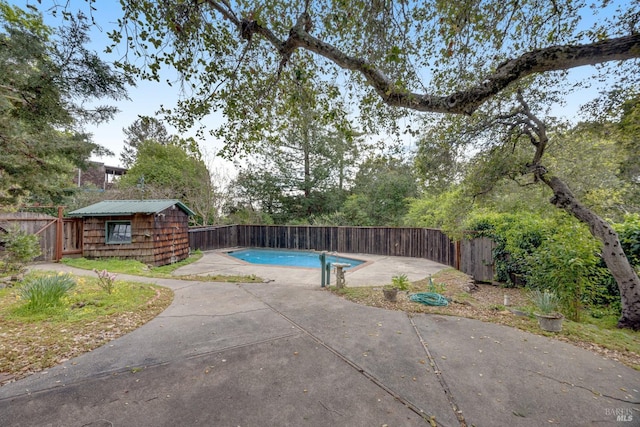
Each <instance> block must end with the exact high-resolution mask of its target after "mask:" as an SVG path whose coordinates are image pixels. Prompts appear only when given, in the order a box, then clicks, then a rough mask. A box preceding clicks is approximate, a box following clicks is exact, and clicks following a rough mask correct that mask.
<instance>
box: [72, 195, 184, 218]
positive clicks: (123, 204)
mask: <svg viewBox="0 0 640 427" xmlns="http://www.w3.org/2000/svg"><path fill="white" fill-rule="evenodd" d="M174 205H175V206H177V207H178V208H180V209H182V210H183V211H184V212H185V213H186V214H187V215H195V213H194V212H193V211H192V210H191V209H189V208H188V207H187V206H186V205H185V204H184V203H182V202H181V201H180V200H176V199H162V200H103V201H102V202H98V203H95V204H93V205H90V206H87V207H84V208H81V209H76V210H75V211H71V212H69V213H68V215H69V216H77V217H85V216H111V215H133V214H136V213H144V214H156V213H159V212H162V211H163V210H165V209H167V208H170V207H171V206H174Z"/></svg>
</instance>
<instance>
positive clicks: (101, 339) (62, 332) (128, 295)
mask: <svg viewBox="0 0 640 427" xmlns="http://www.w3.org/2000/svg"><path fill="white" fill-rule="evenodd" d="M51 274H53V275H55V274H56V273H51V272H33V273H30V274H28V275H27V279H33V278H37V277H46V276H47V275H51ZM75 281H76V283H77V285H76V286H75V287H74V288H73V289H71V290H70V291H69V292H67V293H66V294H65V296H64V297H62V299H61V301H62V304H61V305H59V306H55V307H53V308H51V309H47V310H44V311H42V312H33V311H31V310H25V309H24V307H25V301H24V300H23V299H22V298H21V295H20V292H19V288H17V287H16V288H4V289H0V337H1V339H0V373H2V374H8V375H10V376H11V375H12V376H13V379H17V378H20V377H22V376H26V375H27V374H30V373H33V372H37V371H40V370H42V369H46V368H48V367H51V366H53V365H56V364H59V363H62V362H64V361H65V360H67V359H69V358H71V357H75V356H78V355H80V354H82V353H85V352H87V351H90V350H92V349H94V348H97V347H99V346H101V345H103V344H104V343H106V342H108V341H110V340H112V339H115V338H117V337H119V336H121V335H124V334H125V333H127V332H130V331H132V330H134V329H136V328H138V327H140V326H141V325H143V324H144V323H146V322H148V321H149V320H151V319H153V318H154V317H155V316H157V315H158V314H159V313H160V312H162V311H163V310H164V309H165V308H166V307H168V306H169V304H170V303H171V301H172V299H173V292H172V291H171V290H170V289H167V288H163V287H159V286H155V285H150V284H142V283H137V282H129V281H122V280H118V281H117V285H116V286H115V288H114V289H113V292H112V293H111V294H108V293H107V292H105V291H104V290H103V289H101V288H100V286H98V283H97V278H95V279H94V278H90V277H76V278H75Z"/></svg>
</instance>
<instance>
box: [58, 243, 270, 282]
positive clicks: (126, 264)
mask: <svg viewBox="0 0 640 427" xmlns="http://www.w3.org/2000/svg"><path fill="white" fill-rule="evenodd" d="M200 258H202V252H200V251H195V252H194V253H192V254H191V255H190V256H189V258H187V259H184V260H182V261H180V262H176V263H174V264H167V265H163V266H160V267H152V266H148V265H146V264H144V263H141V262H140V261H136V260H132V259H119V258H103V259H86V258H63V259H62V260H60V262H61V263H63V264H65V265H68V266H70V267H75V268H82V269H83V270H98V271H102V270H107V271H108V272H110V273H119V274H131V275H134V276H143V277H155V278H160V279H180V280H195V281H202V282H231V283H259V282H263V281H264V280H263V279H261V278H260V277H258V276H256V275H254V274H251V275H249V276H238V275H223V274H214V275H206V276H199V275H184V276H174V275H173V274H172V273H173V272H174V271H175V270H177V269H178V268H180V267H183V266H185V265H189V264H191V263H193V262H196V261H198V260H199V259H200Z"/></svg>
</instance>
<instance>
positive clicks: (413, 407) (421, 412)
mask: <svg viewBox="0 0 640 427" xmlns="http://www.w3.org/2000/svg"><path fill="white" fill-rule="evenodd" d="M247 292H249V293H250V294H252V295H253V296H254V297H255V298H257V299H258V300H260V301H261V302H262V303H263V304H265V305H267V306H268V307H269V308H270V309H271V310H273V311H274V312H275V313H277V314H278V315H280V316H282V318H283V319H285V320H286V321H287V322H289V323H291V324H292V325H293V326H295V327H296V328H298V329H299V330H300V331H302V332H304V333H305V334H306V335H308V336H309V338H311V339H312V340H313V341H315V342H316V343H318V344H319V345H321V346H322V347H324V348H325V349H327V350H329V352H331V353H333V354H334V355H335V356H337V357H338V358H339V359H340V360H342V361H343V362H345V363H346V364H347V365H349V366H351V367H352V368H353V369H355V370H356V371H357V372H358V373H360V374H361V375H363V376H364V377H365V378H367V379H368V380H369V381H371V382H372V383H374V384H375V385H376V386H378V387H379V388H381V389H382V390H383V391H385V392H386V393H387V394H389V395H390V396H391V397H393V398H394V399H396V400H397V401H398V402H400V403H402V404H403V405H404V406H406V407H407V408H408V409H409V410H411V411H412V412H414V413H416V414H417V415H418V416H419V417H421V418H422V419H423V420H424V421H425V422H427V423H430V421H431V420H432V419H433V417H432V416H431V415H429V414H427V413H426V412H425V411H424V410H422V409H420V408H419V407H418V406H417V405H416V404H414V403H413V402H411V401H409V400H408V399H406V398H404V397H402V396H401V395H400V393H397V392H395V391H394V390H392V389H391V388H389V387H388V386H386V385H385V384H384V383H383V382H382V381H381V380H380V379H378V378H377V377H375V376H374V375H372V374H370V373H369V372H367V371H365V369H364V368H362V367H360V366H359V365H358V364H357V363H355V362H354V361H352V360H351V359H349V358H348V357H347V356H345V355H344V354H342V353H340V352H339V351H338V350H336V349H335V348H333V347H331V346H330V345H328V344H326V343H325V342H324V341H322V340H321V339H320V338H319V337H317V336H315V335H314V334H313V333H312V332H310V331H308V330H307V329H305V328H304V327H302V326H301V325H299V324H298V323H296V322H295V321H294V320H293V319H290V318H289V317H287V315H285V314H284V313H282V312H280V311H278V310H277V309H276V308H274V307H272V306H271V305H270V304H268V303H267V302H265V301H263V300H262V299H260V298H259V297H258V296H256V295H254V294H253V293H252V292H251V291H248V290H247Z"/></svg>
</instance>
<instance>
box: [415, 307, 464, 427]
mask: <svg viewBox="0 0 640 427" xmlns="http://www.w3.org/2000/svg"><path fill="white" fill-rule="evenodd" d="M407 317H408V318H409V321H410V322H411V326H413V330H414V331H415V333H416V335H417V336H418V338H419V339H420V344H421V345H422V348H423V349H424V352H425V353H426V355H427V358H428V359H429V365H430V366H431V368H432V370H433V373H434V374H435V375H436V378H438V382H439V383H440V386H441V387H442V390H443V391H444V394H445V395H446V396H447V400H448V401H449V404H450V405H451V409H453V413H454V414H455V416H456V418H457V419H458V422H459V423H460V427H467V421H466V420H465V419H464V415H463V414H462V409H460V407H459V406H458V404H457V403H456V400H455V398H454V397H453V394H452V393H451V390H450V389H449V386H448V385H447V382H446V381H445V379H444V377H443V376H442V371H441V370H440V368H439V367H438V363H437V362H436V360H435V359H434V358H433V356H432V355H431V352H430V351H429V347H427V343H426V342H425V340H424V339H423V338H422V335H421V334H420V331H419V330H418V326H417V325H416V323H415V322H414V321H413V317H412V316H410V315H409V313H407Z"/></svg>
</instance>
